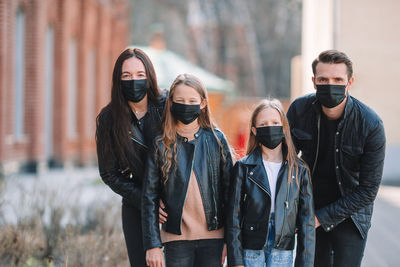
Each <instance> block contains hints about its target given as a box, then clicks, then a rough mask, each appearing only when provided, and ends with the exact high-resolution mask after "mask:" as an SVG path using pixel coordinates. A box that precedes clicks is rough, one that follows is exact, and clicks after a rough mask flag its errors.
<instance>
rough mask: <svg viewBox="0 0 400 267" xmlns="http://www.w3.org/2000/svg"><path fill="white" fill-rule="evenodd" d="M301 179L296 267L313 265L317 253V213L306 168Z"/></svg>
mask: <svg viewBox="0 0 400 267" xmlns="http://www.w3.org/2000/svg"><path fill="white" fill-rule="evenodd" d="M300 181H301V184H300V196H299V197H300V199H299V210H298V213H297V228H298V233H297V249H296V260H295V267H305V266H309V267H312V266H314V253H315V219H314V216H315V215H314V202H313V192H312V186H311V182H310V181H311V179H310V174H309V171H308V170H307V169H306V168H304V169H303V171H302V176H301V179H300Z"/></svg>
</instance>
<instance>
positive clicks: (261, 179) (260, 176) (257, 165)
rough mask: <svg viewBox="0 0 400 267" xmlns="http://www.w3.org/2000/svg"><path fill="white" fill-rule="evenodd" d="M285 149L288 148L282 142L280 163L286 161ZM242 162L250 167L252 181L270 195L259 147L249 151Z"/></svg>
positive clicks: (249, 175)
mask: <svg viewBox="0 0 400 267" xmlns="http://www.w3.org/2000/svg"><path fill="white" fill-rule="evenodd" d="M287 151H288V150H287V146H286V144H285V143H282V152H283V155H282V159H283V162H282V164H285V162H286V158H287ZM243 163H244V164H246V165H250V166H251V168H249V173H248V177H249V179H252V180H254V182H256V183H257V184H258V185H259V186H260V187H262V188H263V189H264V191H266V192H268V194H269V195H270V196H271V189H270V187H269V182H268V175H267V172H266V170H265V168H264V163H263V159H262V150H261V148H260V147H258V148H256V149H255V150H254V151H253V152H251V153H250V154H249V155H248V156H247V157H246V158H245V159H244V161H243ZM250 166H249V167H250ZM278 180H279V179H278Z"/></svg>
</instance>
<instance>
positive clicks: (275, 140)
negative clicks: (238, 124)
mask: <svg viewBox="0 0 400 267" xmlns="http://www.w3.org/2000/svg"><path fill="white" fill-rule="evenodd" d="M256 130H257V134H256V140H257V141H258V142H260V143H261V144H262V145H263V146H265V147H268V148H269V149H274V148H275V147H277V146H278V145H279V144H280V143H282V140H283V138H285V135H284V133H283V129H282V126H266V127H257V128H256Z"/></svg>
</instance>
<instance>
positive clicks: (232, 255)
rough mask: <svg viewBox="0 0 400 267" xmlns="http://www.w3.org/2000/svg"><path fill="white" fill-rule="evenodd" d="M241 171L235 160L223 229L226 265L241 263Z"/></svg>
mask: <svg viewBox="0 0 400 267" xmlns="http://www.w3.org/2000/svg"><path fill="white" fill-rule="evenodd" d="M243 179H244V177H243V171H241V167H240V163H239V162H236V164H235V166H234V167H233V168H232V171H231V184H230V190H229V191H230V192H229V202H228V212H227V220H226V221H227V222H226V229H225V232H226V234H225V236H226V243H227V246H228V265H229V266H236V265H243V264H244V262H243V248H242V237H241V232H242V229H241V220H242V210H241V207H242V205H241V201H242V186H243Z"/></svg>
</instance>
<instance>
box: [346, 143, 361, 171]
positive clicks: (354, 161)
mask: <svg viewBox="0 0 400 267" xmlns="http://www.w3.org/2000/svg"><path fill="white" fill-rule="evenodd" d="M342 152H343V153H342V164H343V166H344V167H345V169H346V170H350V171H353V172H354V171H355V172H359V171H360V159H361V155H362V153H363V149H362V148H361V147H353V146H347V145H343V146H342Z"/></svg>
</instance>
